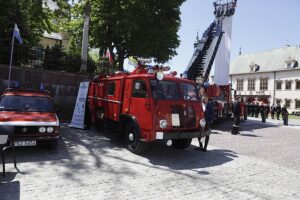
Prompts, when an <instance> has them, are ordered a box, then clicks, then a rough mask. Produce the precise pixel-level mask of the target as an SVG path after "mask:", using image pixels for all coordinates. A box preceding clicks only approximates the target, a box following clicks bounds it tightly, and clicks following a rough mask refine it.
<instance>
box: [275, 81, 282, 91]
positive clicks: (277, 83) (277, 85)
mask: <svg viewBox="0 0 300 200" xmlns="http://www.w3.org/2000/svg"><path fill="white" fill-rule="evenodd" d="M281 86H282V82H281V81H277V82H276V90H281V89H282V88H281Z"/></svg>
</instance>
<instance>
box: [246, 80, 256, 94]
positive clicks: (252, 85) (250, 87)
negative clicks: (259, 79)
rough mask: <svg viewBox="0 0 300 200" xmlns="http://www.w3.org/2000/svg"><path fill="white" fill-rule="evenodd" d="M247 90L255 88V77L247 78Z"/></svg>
mask: <svg viewBox="0 0 300 200" xmlns="http://www.w3.org/2000/svg"><path fill="white" fill-rule="evenodd" d="M248 90H249V91H253V90H255V79H249V80H248Z"/></svg>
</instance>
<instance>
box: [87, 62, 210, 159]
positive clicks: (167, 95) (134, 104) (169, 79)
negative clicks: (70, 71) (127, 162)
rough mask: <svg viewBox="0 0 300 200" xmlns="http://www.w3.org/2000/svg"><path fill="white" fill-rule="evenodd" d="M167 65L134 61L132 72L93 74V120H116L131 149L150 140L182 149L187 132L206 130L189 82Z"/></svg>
mask: <svg viewBox="0 0 300 200" xmlns="http://www.w3.org/2000/svg"><path fill="white" fill-rule="evenodd" d="M166 70H168V68H166V67H162V66H160V67H159V66H154V67H153V66H146V65H144V64H143V63H139V64H138V66H137V67H136V69H135V70H134V71H133V72H131V73H125V72H117V73H114V74H110V75H105V76H104V75H99V76H98V77H96V78H94V80H93V81H91V83H90V86H89V93H88V103H89V108H90V115H91V116H90V117H91V120H92V122H93V123H96V124H97V125H100V126H103V125H105V126H107V125H109V124H112V125H113V126H115V127H116V126H117V127H118V129H119V132H120V133H122V134H123V135H124V136H125V138H126V141H127V142H128V149H129V150H130V151H131V152H133V153H136V154H140V153H142V152H143V151H144V150H145V147H146V146H148V145H147V143H149V142H152V141H154V140H165V141H166V144H167V145H168V146H171V145H172V146H173V147H175V148H179V149H184V148H187V147H188V146H189V145H190V144H191V141H192V138H196V137H204V136H206V135H209V134H210V132H209V130H205V124H206V122H205V120H204V113H203V110H202V106H201V102H200V100H199V97H198V94H197V90H196V86H195V84H194V82H193V81H190V80H187V79H182V78H177V77H175V73H174V72H173V73H170V74H164V73H163V71H166Z"/></svg>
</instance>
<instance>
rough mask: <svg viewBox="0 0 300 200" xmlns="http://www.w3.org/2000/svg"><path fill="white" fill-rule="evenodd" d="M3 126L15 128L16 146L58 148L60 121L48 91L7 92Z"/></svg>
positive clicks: (0, 101)
mask: <svg viewBox="0 0 300 200" xmlns="http://www.w3.org/2000/svg"><path fill="white" fill-rule="evenodd" d="M1 125H9V126H14V127H15V146H36V145H37V144H41V143H43V144H49V146H50V147H51V148H56V146H57V141H58V138H59V120H58V117H57V115H56V113H55V110H54V106H53V101H52V97H51V96H50V94H49V92H47V91H32V90H22V89H6V90H5V91H4V92H3V94H2V96H1V98H0V126H1Z"/></svg>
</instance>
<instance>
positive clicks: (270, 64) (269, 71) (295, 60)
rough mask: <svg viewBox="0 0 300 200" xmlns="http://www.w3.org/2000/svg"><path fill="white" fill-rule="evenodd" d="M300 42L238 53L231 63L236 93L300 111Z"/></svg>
mask: <svg viewBox="0 0 300 200" xmlns="http://www.w3.org/2000/svg"><path fill="white" fill-rule="evenodd" d="M299 64H300V46H293V47H290V46H285V47H283V48H279V49H274V50H271V51H264V52H258V53H252V54H245V55H240V56H238V57H237V58H236V59H235V60H234V61H233V62H232V63H231V66H230V79H231V84H232V87H233V89H234V90H236V92H235V93H236V95H237V96H241V97H243V98H244V100H245V101H247V102H251V101H253V100H261V101H265V102H269V103H270V105H273V104H275V105H276V103H279V104H280V105H281V106H283V105H286V106H287V108H288V110H289V112H292V111H300V66H299Z"/></svg>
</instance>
